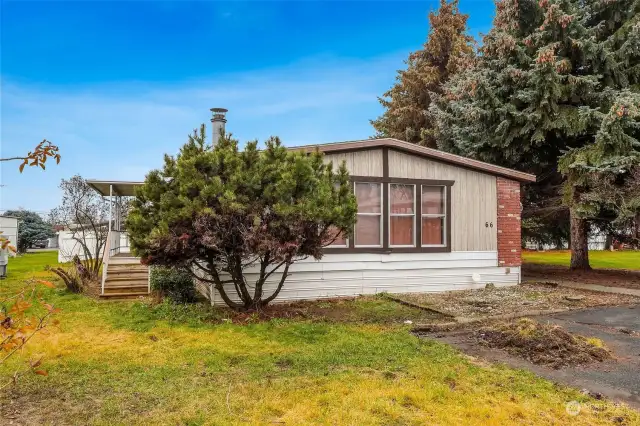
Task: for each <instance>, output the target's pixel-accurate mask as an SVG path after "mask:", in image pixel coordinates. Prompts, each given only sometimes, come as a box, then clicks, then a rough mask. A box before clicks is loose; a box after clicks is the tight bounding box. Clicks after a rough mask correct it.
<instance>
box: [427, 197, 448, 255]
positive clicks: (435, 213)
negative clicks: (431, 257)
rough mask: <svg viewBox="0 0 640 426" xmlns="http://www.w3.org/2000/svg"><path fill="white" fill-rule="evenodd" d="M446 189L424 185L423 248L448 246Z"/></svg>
mask: <svg viewBox="0 0 640 426" xmlns="http://www.w3.org/2000/svg"><path fill="white" fill-rule="evenodd" d="M446 194H447V191H446V187H444V186H431V185H422V204H421V209H422V212H421V214H422V218H421V221H422V223H421V226H422V229H421V231H422V232H421V233H422V242H421V243H422V246H423V247H442V246H446V244H447V241H446V231H445V229H446V226H445V225H446V223H447V220H446V218H447V210H446V205H447V203H446V196H447V195H446Z"/></svg>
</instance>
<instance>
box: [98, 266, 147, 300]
mask: <svg viewBox="0 0 640 426" xmlns="http://www.w3.org/2000/svg"><path fill="white" fill-rule="evenodd" d="M148 295H149V267H147V266H146V265H142V264H140V259H139V258H137V257H126V256H117V257H112V258H110V259H109V264H108V265H107V275H106V279H105V282H104V292H103V294H101V295H100V297H101V298H103V299H135V298H138V297H140V296H148Z"/></svg>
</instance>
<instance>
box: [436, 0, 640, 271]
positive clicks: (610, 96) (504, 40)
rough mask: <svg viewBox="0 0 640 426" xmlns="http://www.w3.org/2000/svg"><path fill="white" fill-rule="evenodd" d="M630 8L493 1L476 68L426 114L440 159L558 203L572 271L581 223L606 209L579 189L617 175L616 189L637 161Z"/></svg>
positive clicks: (583, 246) (582, 264)
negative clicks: (566, 217)
mask: <svg viewBox="0 0 640 426" xmlns="http://www.w3.org/2000/svg"><path fill="white" fill-rule="evenodd" d="M639 4H640V2H639V0H618V1H608V0H540V1H539V3H537V2H535V1H533V0H501V1H498V2H497V3H496V7H497V14H496V18H495V21H494V28H492V30H491V31H490V32H489V34H488V35H487V36H486V37H485V38H484V43H483V46H482V48H481V51H480V53H481V57H480V59H479V60H478V62H477V64H476V66H475V67H474V69H472V70H469V71H468V72H465V73H463V74H458V75H457V76H455V77H454V78H453V79H452V80H451V81H450V83H448V84H447V85H446V87H445V88H444V91H443V94H442V95H440V96H437V97H436V99H435V102H434V103H433V105H432V108H431V112H432V114H433V115H434V117H436V124H437V132H436V134H437V137H438V141H439V144H440V147H441V148H442V149H445V150H448V151H452V152H456V153H459V154H462V155H467V156H471V157H475V158H479V159H482V160H485V161H490V162H494V163H497V164H501V165H504V166H507V167H514V168H518V169H521V170H526V171H528V172H532V173H535V174H537V175H538V177H539V179H540V183H539V184H538V185H537V186H535V187H533V188H531V190H533V191H534V192H537V193H536V194H535V195H536V197H532V198H537V199H538V201H539V200H540V198H541V196H542V198H548V199H557V198H558V196H559V195H560V194H559V192H563V193H564V194H566V196H565V198H564V199H565V205H567V206H568V207H569V209H570V216H571V248H572V260H571V266H572V268H582V269H587V268H589V260H588V250H587V236H588V229H589V219H591V218H595V217H596V216H597V215H598V210H599V209H600V208H602V207H603V205H604V204H605V200H602V199H600V200H598V199H596V198H595V194H597V191H593V190H591V187H590V186H589V184H588V182H587V181H590V182H593V181H594V180H597V178H596V174H595V173H596V172H603V173H604V172H605V171H612V167H613V168H615V167H619V169H617V172H616V173H617V174H618V177H620V178H621V179H620V180H619V184H621V185H623V184H624V180H625V179H624V178H625V177H626V176H632V173H631V168H633V166H634V164H635V161H636V160H635V159H636V157H637V151H638V149H639V147H638V145H637V130H638V129H637V124H638V117H637V115H636V114H635V113H634V112H633V111H634V110H633V107H632V105H633V104H634V103H636V102H637V92H634V91H633V90H634V88H635V89H637V86H634V85H637V84H638V81H639V78H640V69H639V62H638V61H639V58H640V52H639V49H640V44H639V42H638V34H639V31H640V28H639V25H640V24H639V22H638V8H639V6H638V5H639ZM623 33H624V35H623ZM636 106H637V103H636ZM620 108H622V111H623V113H622V115H620V114H619V112H616V111H620ZM567 151H569V152H568V153H567ZM559 163H560V164H559ZM601 176H603V175H601ZM614 181H615V179H614ZM616 182H617V181H616ZM555 183H560V184H561V185H556V184H555ZM587 207H588V208H587Z"/></svg>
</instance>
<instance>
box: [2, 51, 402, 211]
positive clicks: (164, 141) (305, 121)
mask: <svg viewBox="0 0 640 426" xmlns="http://www.w3.org/2000/svg"><path fill="white" fill-rule="evenodd" d="M404 56H405V53H404V52H402V53H398V54H394V55H389V56H385V57H380V58H375V59H372V60H368V61H362V60H350V59H336V58H332V57H315V58H310V59H307V60H305V61H302V62H299V63H296V64H292V65H290V66H286V67H282V68H278V69H266V70H257V71H251V72H243V73H237V74H229V75H221V76H217V77H216V78H212V79H209V80H197V81H195V80H194V81H188V82H182V83H180V84H152V83H148V82H146V83H135V82H122V83H109V84H104V85H94V86H78V87H67V86H66V87H50V86H45V85H30V84H24V83H16V82H10V81H6V80H3V81H2V105H1V123H2V129H1V132H0V134H1V146H0V152H1V154H2V156H3V157H5V156H8V155H14V154H20V153H24V152H26V151H28V150H29V149H31V148H32V147H33V146H34V145H35V144H36V143H37V142H39V141H40V140H42V139H43V138H45V137H46V138H47V139H49V140H51V141H53V142H54V143H56V144H58V145H59V146H60V150H61V153H62V157H63V159H62V163H61V164H60V165H59V166H57V167H55V166H51V168H48V169H47V170H46V172H40V171H37V170H25V172H24V173H23V174H22V175H20V174H19V173H17V165H15V164H13V163H10V164H7V163H5V164H3V166H2V169H1V172H0V173H1V177H2V184H4V185H6V187H4V188H2V194H1V195H0V210H2V209H9V208H13V207H17V206H24V207H26V208H33V209H36V210H44V209H48V208H51V207H54V206H55V205H57V203H58V201H59V193H58V191H57V185H58V183H59V181H60V179H61V178H68V177H70V176H72V175H73V174H75V173H79V174H81V175H82V176H83V177H86V178H104V179H132V180H135V179H143V178H144V173H145V171H148V170H149V169H151V168H153V167H157V166H160V165H161V163H162V155H163V153H165V152H169V153H175V152H176V151H177V150H178V149H179V147H180V146H181V145H182V144H183V143H184V141H185V140H186V135H187V134H188V133H189V132H190V131H191V130H192V129H193V128H195V127H197V126H199V125H200V124H201V123H203V122H206V123H207V124H208V120H209V118H210V113H209V108H211V107H214V106H215V107H226V108H228V109H229V113H228V115H227V118H228V123H227V129H228V130H229V131H231V132H233V133H234V135H235V136H236V137H238V138H239V139H240V140H241V141H247V140H251V139H259V140H264V139H266V138H267V137H268V136H271V135H278V136H280V137H281V138H282V140H283V142H284V143H285V144H287V145H298V144H304V143H316V142H330V141H340V140H349V139H359V138H366V137H368V136H370V135H371V134H373V130H372V128H371V126H370V124H369V122H368V120H369V119H372V118H375V117H376V116H377V115H378V114H379V113H380V107H379V105H378V102H377V100H376V97H377V96H379V95H380V94H381V93H383V92H384V91H385V90H386V89H387V88H388V87H389V86H390V85H391V84H392V83H393V78H394V74H395V70H396V69H397V68H398V67H399V66H400V64H401V63H402V62H401V61H402V59H403V58H404Z"/></svg>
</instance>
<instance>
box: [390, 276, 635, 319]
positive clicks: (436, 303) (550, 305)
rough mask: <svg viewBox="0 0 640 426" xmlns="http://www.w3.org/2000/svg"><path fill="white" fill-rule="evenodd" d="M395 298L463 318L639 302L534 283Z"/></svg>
mask: <svg viewBox="0 0 640 426" xmlns="http://www.w3.org/2000/svg"><path fill="white" fill-rule="evenodd" d="M396 297H399V298H401V299H403V300H406V301H410V302H412V303H417V304H420V305H424V306H427V307H432V308H434V309H436V310H439V311H442V312H445V313H447V314H449V315H452V316H455V317H463V318H480V317H486V316H493V315H506V314H512V313H516V312H523V311H546V310H554V309H566V310H572V309H585V308H590V307H596V306H615V305H627V304H634V303H640V298H638V297H634V296H628V295H621V294H609V293H597V292H591V291H584V290H576V289H572V288H565V287H558V286H557V285H553V284H538V283H535V284H534V283H526V284H520V285H517V286H510V287H497V288H489V289H482V290H462V291H449V292H445V293H420V294H405V295H396Z"/></svg>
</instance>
